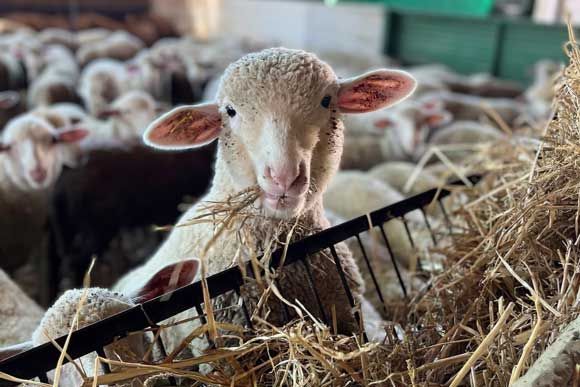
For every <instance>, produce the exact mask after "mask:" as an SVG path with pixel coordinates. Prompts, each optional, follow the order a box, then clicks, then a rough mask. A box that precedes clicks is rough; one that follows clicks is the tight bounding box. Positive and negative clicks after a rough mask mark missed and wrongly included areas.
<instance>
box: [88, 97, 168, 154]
mask: <svg viewBox="0 0 580 387" xmlns="http://www.w3.org/2000/svg"><path fill="white" fill-rule="evenodd" d="M157 112H158V110H157V105H156V103H155V101H154V100H153V98H152V97H151V96H150V95H149V94H147V93H146V92H144V91H138V90H134V91H129V92H127V93H125V94H123V95H122V96H120V97H119V98H117V99H115V100H114V101H113V102H112V103H111V104H110V105H109V106H108V107H107V108H106V109H103V110H101V111H100V114H99V117H100V118H102V119H103V120H95V119H88V120H86V121H85V125H86V126H87V127H88V128H90V131H91V135H90V136H89V138H87V141H85V142H84V143H83V148H85V149H98V148H110V147H125V146H127V145H135V144H138V143H140V142H141V138H142V136H143V132H144V131H145V129H146V128H147V126H148V125H149V123H150V122H151V121H152V120H154V119H155V117H157Z"/></svg>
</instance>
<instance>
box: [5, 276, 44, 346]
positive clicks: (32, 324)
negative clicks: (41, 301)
mask: <svg viewBox="0 0 580 387" xmlns="http://www.w3.org/2000/svg"><path fill="white" fill-rule="evenodd" d="M43 313H44V311H43V310H42V308H41V307H40V306H38V304H37V303H36V302H34V301H33V300H32V299H30V297H28V295H26V293H24V292H23V291H22V289H20V288H19V287H18V285H16V284H15V283H14V281H12V279H11V278H10V277H9V276H8V275H7V274H6V273H5V272H4V271H3V270H2V269H0V347H5V346H9V345H14V344H18V343H21V342H23V341H27V340H30V337H31V335H32V332H33V331H34V330H35V329H36V327H37V326H38V323H39V322H40V319H41V318H42V315H43Z"/></svg>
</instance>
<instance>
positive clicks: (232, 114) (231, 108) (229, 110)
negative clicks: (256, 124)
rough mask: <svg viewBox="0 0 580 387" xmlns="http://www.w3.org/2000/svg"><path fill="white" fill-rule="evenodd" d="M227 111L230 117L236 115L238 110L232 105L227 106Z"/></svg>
mask: <svg viewBox="0 0 580 387" xmlns="http://www.w3.org/2000/svg"><path fill="white" fill-rule="evenodd" d="M226 113H228V116H230V117H234V116H235V115H236V111H235V110H234V108H233V107H231V106H230V105H228V106H226Z"/></svg>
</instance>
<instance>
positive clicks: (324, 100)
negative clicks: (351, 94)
mask: <svg viewBox="0 0 580 387" xmlns="http://www.w3.org/2000/svg"><path fill="white" fill-rule="evenodd" d="M330 100H332V97H331V96H330V95H325V96H324V98H322V101H320V105H322V107H323V108H325V109H328V107H329V106H330Z"/></svg>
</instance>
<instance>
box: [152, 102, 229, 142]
mask: <svg viewBox="0 0 580 387" xmlns="http://www.w3.org/2000/svg"><path fill="white" fill-rule="evenodd" d="M221 128H222V119H221V114H220V112H219V111H218V106H217V105H216V104H214V103H204V104H199V105H193V106H180V107H178V108H175V109H173V110H171V111H170V112H167V113H165V114H164V115H162V116H161V117H159V118H158V119H156V120H155V121H153V122H152V123H151V124H150V125H149V127H148V128H147V129H146V130H145V133H144V134H143V141H144V142H145V144H147V145H149V146H152V147H153V148H158V149H166V150H179V149H190V148H197V147H200V146H203V145H207V144H209V143H210V142H212V141H214V140H215V139H216V138H218V137H219V134H220V132H221Z"/></svg>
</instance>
